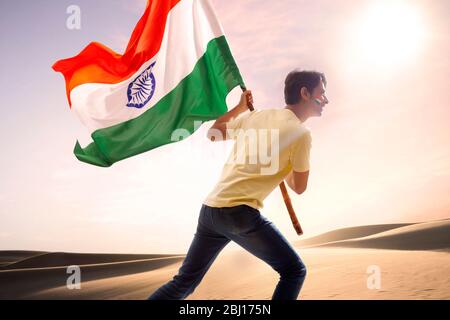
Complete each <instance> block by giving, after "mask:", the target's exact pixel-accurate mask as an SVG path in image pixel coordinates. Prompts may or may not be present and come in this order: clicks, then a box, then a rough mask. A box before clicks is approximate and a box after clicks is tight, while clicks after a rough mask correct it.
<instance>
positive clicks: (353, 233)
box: [294, 223, 413, 247]
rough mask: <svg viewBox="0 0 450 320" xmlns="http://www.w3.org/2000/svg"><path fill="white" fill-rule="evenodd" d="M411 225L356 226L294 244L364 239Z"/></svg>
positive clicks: (304, 244) (311, 244) (318, 243)
mask: <svg viewBox="0 0 450 320" xmlns="http://www.w3.org/2000/svg"><path fill="white" fill-rule="evenodd" d="M412 224H413V223H397V224H378V225H370V226H357V227H350V228H342V229H337V230H333V231H329V232H326V233H323V234H321V235H318V236H315V237H311V238H308V239H302V240H298V241H296V242H295V243H294V244H295V245H297V246H301V247H307V246H317V245H321V244H324V243H328V242H335V241H341V240H348V239H354V238H361V237H366V236H369V235H373V234H376V233H380V232H383V231H387V230H391V229H396V228H400V227H404V226H408V225H412Z"/></svg>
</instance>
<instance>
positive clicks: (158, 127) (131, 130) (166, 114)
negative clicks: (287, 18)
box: [53, 0, 245, 167]
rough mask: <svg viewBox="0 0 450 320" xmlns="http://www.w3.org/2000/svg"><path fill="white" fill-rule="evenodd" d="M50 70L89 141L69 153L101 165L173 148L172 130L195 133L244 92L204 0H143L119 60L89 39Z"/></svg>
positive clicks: (90, 162)
mask: <svg viewBox="0 0 450 320" xmlns="http://www.w3.org/2000/svg"><path fill="white" fill-rule="evenodd" d="M53 69H54V70H55V71H58V72H61V73H62V74H63V75H64V78H65V81H66V91H67V98H68V100H69V105H70V107H71V110H72V111H74V112H75V113H76V114H77V116H78V117H79V119H80V120H81V121H82V123H83V124H84V125H85V126H86V127H87V128H88V129H89V132H90V134H91V137H92V140H93V142H92V143H90V144H89V145H88V146H86V147H85V148H82V147H81V146H80V144H79V142H78V141H77V143H76V145H75V149H74V153H75V155H76V157H77V158H78V159H79V160H80V161H83V162H86V163H89V164H93V165H97V166H101V167H109V166H111V165H112V164H113V163H115V162H117V161H120V160H123V159H126V158H128V157H131V156H134V155H137V154H140V153H143V152H145V151H148V150H151V149H154V148H156V147H159V146H162V145H165V144H168V143H172V142H174V141H173V140H174V139H173V138H172V133H173V132H174V131H175V130H177V129H185V130H186V132H188V134H192V133H193V132H194V131H195V130H196V129H197V128H198V126H196V125H194V122H195V123H198V122H202V121H209V120H212V119H216V118H218V117H219V116H221V115H222V114H224V113H225V112H227V106H226V96H227V95H228V93H229V92H230V91H231V90H232V89H233V88H235V87H236V86H239V85H240V86H241V87H245V85H244V82H243V80H242V77H241V75H240V73H239V70H238V68H237V66H236V63H235V61H234V59H233V56H232V54H231V51H230V48H229V46H228V44H227V41H226V38H225V36H224V32H223V29H222V27H221V25H220V23H219V21H218V20H217V17H216V15H215V13H214V10H213V8H212V7H211V5H210V3H209V2H208V1H207V0H148V1H147V7H146V9H145V12H144V15H143V16H142V18H141V19H140V20H139V22H138V23H137V25H136V27H135V29H134V31H133V33H132V35H131V38H130V41H129V43H128V46H127V48H126V50H125V52H124V54H123V55H121V54H118V53H116V52H114V51H113V50H111V49H109V48H108V47H106V46H104V45H102V44H100V43H96V42H92V43H90V44H89V45H88V46H87V47H86V48H85V49H84V50H83V51H81V53H80V54H78V55H77V56H75V57H73V58H69V59H65V60H60V61H58V62H56V63H55V64H54V65H53Z"/></svg>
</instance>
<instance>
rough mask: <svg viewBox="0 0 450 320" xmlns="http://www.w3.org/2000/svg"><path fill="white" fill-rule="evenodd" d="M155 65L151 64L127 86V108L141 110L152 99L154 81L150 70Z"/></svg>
mask: <svg viewBox="0 0 450 320" xmlns="http://www.w3.org/2000/svg"><path fill="white" fill-rule="evenodd" d="M155 63H156V62H153V63H152V64H151V65H150V66H149V67H148V68H147V69H145V70H144V71H143V72H142V73H141V74H140V75H139V76H138V77H137V78H136V79H134V80H133V82H131V83H130V85H129V86H128V91H127V96H128V103H127V107H130V108H138V109H141V108H143V107H144V106H145V105H146V104H147V103H148V102H149V101H150V100H151V98H152V97H153V94H154V93H155V86H156V80H155V76H154V75H153V73H152V69H153V66H154V65H155Z"/></svg>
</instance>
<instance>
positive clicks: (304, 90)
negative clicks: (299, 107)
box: [300, 87, 310, 100]
mask: <svg viewBox="0 0 450 320" xmlns="http://www.w3.org/2000/svg"><path fill="white" fill-rule="evenodd" d="M300 97H301V98H302V100H309V98H310V94H309V91H308V89H307V88H306V87H302V88H301V89H300Z"/></svg>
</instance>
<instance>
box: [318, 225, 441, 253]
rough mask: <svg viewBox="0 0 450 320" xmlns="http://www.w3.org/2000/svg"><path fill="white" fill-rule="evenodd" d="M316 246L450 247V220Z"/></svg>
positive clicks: (380, 247)
mask: <svg viewBox="0 0 450 320" xmlns="http://www.w3.org/2000/svg"><path fill="white" fill-rule="evenodd" d="M365 229H367V228H365ZM315 246H326V247H347V248H348V247H350V248H374V249H395V250H443V249H450V220H440V221H433V222H423V223H416V224H411V225H405V226H400V227H395V228H390V230H388V231H383V232H378V233H375V232H374V233H373V234H371V235H368V236H365V237H359V238H353V239H346V240H341V241H331V242H327V243H316V244H315Z"/></svg>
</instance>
